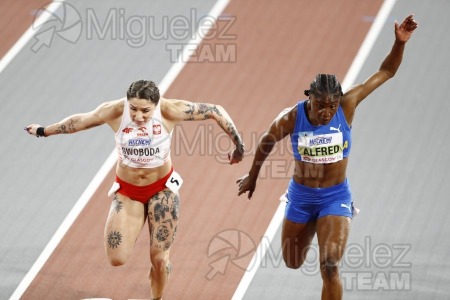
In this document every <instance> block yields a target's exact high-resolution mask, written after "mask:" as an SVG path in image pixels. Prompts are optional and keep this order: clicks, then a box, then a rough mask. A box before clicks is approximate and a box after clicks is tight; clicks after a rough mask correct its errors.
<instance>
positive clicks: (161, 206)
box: [148, 189, 180, 251]
mask: <svg viewBox="0 0 450 300" xmlns="http://www.w3.org/2000/svg"><path fill="white" fill-rule="evenodd" d="M179 214H180V197H179V195H178V194H175V193H173V192H172V191H170V190H168V189H166V190H163V191H161V192H159V193H157V194H156V195H154V196H153V197H152V198H151V199H150V202H149V203H148V224H149V230H150V244H151V247H155V248H158V249H161V250H164V251H166V250H168V249H169V248H170V246H171V245H172V243H173V241H174V239H175V236H176V232H177V225H178V217H179Z"/></svg>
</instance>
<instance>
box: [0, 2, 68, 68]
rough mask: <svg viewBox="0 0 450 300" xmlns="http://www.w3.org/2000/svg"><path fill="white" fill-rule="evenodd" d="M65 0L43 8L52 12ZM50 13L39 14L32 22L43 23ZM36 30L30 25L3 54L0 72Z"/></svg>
mask: <svg viewBox="0 0 450 300" xmlns="http://www.w3.org/2000/svg"><path fill="white" fill-rule="evenodd" d="M64 1H65V0H59V1H58V2H52V3H51V4H50V5H49V6H48V7H46V8H45V10H46V11H48V12H52V13H54V12H55V11H56V10H57V9H58V8H59V7H60V6H61V4H62V3H63V2H64ZM51 16H52V15H51V14H41V15H40V16H39V17H38V18H37V19H36V20H34V22H33V23H34V24H44V23H46V22H47V20H48V19H49V18H50V17H51ZM35 34H36V30H34V29H33V25H31V26H30V27H29V28H28V30H27V31H25V33H24V34H23V35H22V36H21V37H20V39H19V40H17V42H16V43H15V44H14V46H12V48H11V49H9V51H8V52H7V53H6V54H5V56H3V58H2V60H0V73H1V72H2V71H3V70H4V69H5V68H6V67H7V66H8V65H9V63H10V62H11V61H12V60H13V59H14V57H16V55H17V54H18V53H19V52H20V51H21V50H22V49H23V47H25V45H26V44H28V42H29V41H30V40H31V39H32V38H33V37H34V35H35Z"/></svg>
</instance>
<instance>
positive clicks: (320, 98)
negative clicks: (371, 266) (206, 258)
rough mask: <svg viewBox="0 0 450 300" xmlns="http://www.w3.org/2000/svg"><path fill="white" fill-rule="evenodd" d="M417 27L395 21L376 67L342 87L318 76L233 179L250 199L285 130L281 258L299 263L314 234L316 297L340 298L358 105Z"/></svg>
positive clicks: (392, 66) (390, 72)
mask: <svg viewBox="0 0 450 300" xmlns="http://www.w3.org/2000/svg"><path fill="white" fill-rule="evenodd" d="M416 28H417V23H416V21H415V20H414V19H413V16H412V15H410V16H408V17H407V18H405V20H404V21H403V22H402V24H400V25H398V24H397V22H395V42H394V45H393V47H392V50H391V51H390V53H389V54H388V55H387V57H386V58H385V59H384V61H383V63H382V64H381V66H380V69H379V70H378V71H377V72H376V73H375V74H373V75H372V76H370V77H369V79H367V80H366V81H365V82H364V83H363V84H360V85H356V86H354V87H352V88H351V89H350V90H349V91H347V92H346V93H345V94H343V93H342V89H341V85H340V83H339V82H338V81H337V79H336V77H335V76H334V75H328V74H319V75H317V76H316V78H315V80H314V81H313V82H312V83H311V86H310V89H309V90H307V91H305V94H306V96H308V98H309V99H308V100H306V101H301V102H299V103H297V105H295V106H293V107H291V108H288V109H285V110H284V111H283V112H281V113H280V114H279V116H278V117H277V118H276V119H275V120H274V121H273V123H272V124H271V125H270V127H269V129H268V131H267V132H266V133H265V134H264V135H263V137H262V139H261V141H260V143H259V145H258V148H257V150H256V153H255V157H254V160H253V164H252V166H251V169H250V171H249V173H248V174H247V175H245V176H243V177H241V178H240V179H238V181H237V183H238V184H239V195H241V194H243V193H246V192H249V193H248V198H249V199H250V198H251V197H252V194H253V192H254V191H255V188H256V180H257V178H258V174H259V171H260V169H261V166H262V164H263V162H264V161H265V159H266V158H267V156H268V155H269V154H270V152H271V151H272V149H273V147H274V145H275V144H276V143H277V142H278V141H280V140H282V139H283V138H284V137H286V136H287V135H289V136H290V138H291V143H292V148H293V152H294V158H295V171H294V174H293V176H292V178H291V180H290V182H289V186H288V190H287V195H286V198H287V205H286V211H285V217H284V220H283V228H282V249H283V259H284V261H285V263H286V265H287V267H289V268H294V269H297V268H299V267H300V266H301V265H302V264H303V262H304V260H305V258H306V254H307V252H308V249H309V247H310V246H311V241H312V239H313V237H314V235H315V234H316V233H317V238H318V243H319V252H320V254H319V257H320V270H321V275H322V279H323V288H322V299H341V298H342V294H343V291H342V283H341V279H340V278H339V272H338V264H339V261H340V260H341V258H342V255H343V253H344V249H345V246H346V243H347V239H348V233H349V229H350V221H351V218H352V214H353V205H352V198H351V192H350V188H349V184H348V182H347V176H346V169H347V162H348V155H349V153H350V148H351V124H352V120H353V116H354V114H355V110H356V107H357V106H358V104H359V103H361V101H362V100H364V99H365V98H366V97H367V96H368V95H369V94H370V93H372V92H373V91H374V90H375V89H376V88H378V87H379V86H381V85H382V84H383V83H384V82H386V81H387V80H388V79H390V78H391V77H393V76H394V75H395V73H396V71H397V69H398V68H399V66H400V63H401V61H402V57H403V51H404V48H405V44H406V42H407V41H408V40H409V38H410V37H411V35H412V33H413V31H414V30H415V29H416Z"/></svg>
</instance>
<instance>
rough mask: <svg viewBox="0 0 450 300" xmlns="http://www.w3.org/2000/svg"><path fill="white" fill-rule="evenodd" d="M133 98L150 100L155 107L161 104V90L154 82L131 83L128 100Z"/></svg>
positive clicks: (139, 81)
mask: <svg viewBox="0 0 450 300" xmlns="http://www.w3.org/2000/svg"><path fill="white" fill-rule="evenodd" d="M131 98H138V99H145V100H149V101H151V102H152V103H154V104H155V105H158V102H159V89H158V87H157V86H156V84H155V83H154V82H153V81H149V80H138V81H135V82H133V83H131V85H130V87H129V88H128V91H127V99H128V100H130V99H131Z"/></svg>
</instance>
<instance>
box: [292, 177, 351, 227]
mask: <svg viewBox="0 0 450 300" xmlns="http://www.w3.org/2000/svg"><path fill="white" fill-rule="evenodd" d="M286 198H287V204H286V211H285V217H286V218H287V219H288V220H289V221H292V222H296V223H307V222H309V221H314V220H317V219H318V218H321V217H324V216H329V215H334V216H345V217H349V218H352V217H353V202H352V193H351V191H350V185H349V183H348V180H347V179H345V181H344V182H342V183H340V184H338V185H334V186H331V187H327V188H311V187H307V186H304V185H301V184H299V183H297V182H295V181H294V179H292V178H291V180H290V182H289V187H288V190H287V192H286Z"/></svg>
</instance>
